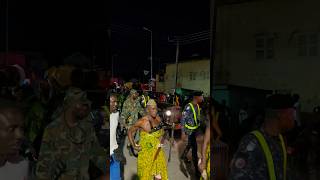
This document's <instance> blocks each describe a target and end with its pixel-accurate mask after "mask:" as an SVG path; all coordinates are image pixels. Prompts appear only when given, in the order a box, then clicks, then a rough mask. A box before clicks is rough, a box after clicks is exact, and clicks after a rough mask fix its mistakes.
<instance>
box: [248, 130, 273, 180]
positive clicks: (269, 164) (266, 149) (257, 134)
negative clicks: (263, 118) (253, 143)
mask: <svg viewBox="0 0 320 180" xmlns="http://www.w3.org/2000/svg"><path fill="white" fill-rule="evenodd" d="M251 133H252V134H253V135H254V136H255V137H256V138H257V139H258V141H259V143H260V145H261V148H262V151H263V152H264V155H265V157H266V161H267V167H268V172H269V178H270V180H276V174H275V170H274V163H273V158H272V154H271V151H270V149H269V146H268V144H267V142H266V140H265V138H264V137H263V135H262V133H261V132H259V131H253V132H251Z"/></svg>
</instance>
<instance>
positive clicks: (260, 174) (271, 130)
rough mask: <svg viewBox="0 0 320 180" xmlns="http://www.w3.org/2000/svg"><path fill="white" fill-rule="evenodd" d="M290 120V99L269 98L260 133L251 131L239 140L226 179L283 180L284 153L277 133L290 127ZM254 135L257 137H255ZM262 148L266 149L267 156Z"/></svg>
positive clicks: (275, 96)
mask: <svg viewBox="0 0 320 180" xmlns="http://www.w3.org/2000/svg"><path fill="white" fill-rule="evenodd" d="M293 117H294V109H293V103H292V99H291V98H290V96H287V95H273V96H271V97H269V98H268V99H267V109H266V117H265V121H264V124H263V126H262V127H261V129H260V130H257V131H254V132H251V133H249V134H248V135H246V136H245V137H244V138H243V139H242V141H241V143H240V145H239V148H238V150H237V152H236V153H235V155H234V158H233V160H232V162H231V173H230V176H229V179H230V180H257V179H259V180H269V179H277V180H284V179H286V172H287V168H286V156H287V151H286V147H285V144H284V141H283V138H282V135H281V134H280V133H283V132H285V131H286V130H288V129H291V128H292V127H293V126H294V118H293ZM257 132H258V134H260V135H257ZM259 136H260V137H259ZM263 141H265V143H263ZM263 144H265V145H263ZM266 149H269V151H270V154H269V155H268V152H267V151H268V150H266ZM270 162H271V163H270ZM272 163H273V166H272ZM272 170H273V171H272Z"/></svg>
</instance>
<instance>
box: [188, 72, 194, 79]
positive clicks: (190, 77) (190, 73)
mask: <svg viewBox="0 0 320 180" xmlns="http://www.w3.org/2000/svg"><path fill="white" fill-rule="evenodd" d="M192 76H193V73H192V72H189V80H190V81H192V79H193V78H192Z"/></svg>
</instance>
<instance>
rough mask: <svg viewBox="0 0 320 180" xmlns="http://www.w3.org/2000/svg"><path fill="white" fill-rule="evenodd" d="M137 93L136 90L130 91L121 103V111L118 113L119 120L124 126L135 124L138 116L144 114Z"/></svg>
mask: <svg viewBox="0 0 320 180" xmlns="http://www.w3.org/2000/svg"><path fill="white" fill-rule="evenodd" d="M138 97H139V94H138V92H137V91H136V90H134V89H132V90H131V91H130V96H128V98H127V100H126V101H125V102H124V104H123V108H122V112H121V115H120V122H121V124H122V125H124V126H126V127H130V126H132V125H133V124H135V123H136V122H137V121H138V119H139V114H140V116H143V115H144V109H143V108H142V107H141V104H140V102H139V98H138Z"/></svg>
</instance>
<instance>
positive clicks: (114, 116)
mask: <svg viewBox="0 0 320 180" xmlns="http://www.w3.org/2000/svg"><path fill="white" fill-rule="evenodd" d="M118 122H119V112H116V113H111V114H110V155H112V154H113V151H114V150H115V149H117V148H118V143H117V127H118Z"/></svg>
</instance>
